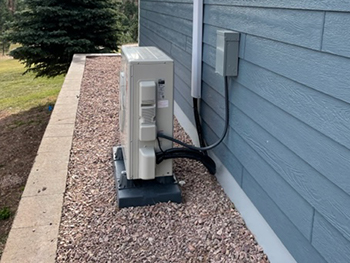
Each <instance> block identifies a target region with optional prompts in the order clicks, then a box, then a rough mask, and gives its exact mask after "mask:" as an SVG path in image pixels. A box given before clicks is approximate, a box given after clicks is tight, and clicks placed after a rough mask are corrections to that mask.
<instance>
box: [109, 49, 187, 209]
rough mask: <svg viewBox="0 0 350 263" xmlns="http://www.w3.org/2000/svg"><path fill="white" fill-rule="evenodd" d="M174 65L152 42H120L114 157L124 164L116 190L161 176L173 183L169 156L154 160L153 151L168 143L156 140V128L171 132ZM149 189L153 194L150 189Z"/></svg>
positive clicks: (168, 143)
mask: <svg viewBox="0 0 350 263" xmlns="http://www.w3.org/2000/svg"><path fill="white" fill-rule="evenodd" d="M173 64H174V63H173V60H172V59H171V58H169V57H168V56H167V55H166V54H165V53H163V52H162V51H160V50H159V49H158V48H156V47H137V46H123V47H122V65H121V72H120V81H119V82H120V83H119V89H120V90H119V100H120V101H119V102H120V108H119V128H120V143H121V145H120V146H119V147H117V148H116V149H115V150H114V151H115V158H116V160H117V161H118V160H119V163H120V160H123V167H121V166H120V165H119V166H118V164H117V163H115V166H116V170H119V171H118V172H116V177H117V181H118V182H117V187H118V189H119V190H121V189H129V190H130V189H131V190H130V191H134V190H135V189H134V188H135V187H133V186H134V184H135V182H136V181H137V182H138V183H139V182H140V181H154V180H156V179H157V178H158V179H161V180H163V181H164V178H165V181H168V182H170V183H171V184H174V182H175V180H174V176H173V165H172V160H171V159H168V160H164V161H162V162H161V163H159V164H157V163H156V152H158V151H161V150H163V151H164V150H166V149H169V148H172V142H171V141H167V140H163V139H159V140H157V133H158V132H161V133H165V134H168V135H170V136H172V135H173V111H174V110H173V108H174V104H173V82H174V79H173V78H174V77H173V73H174V66H173ZM159 144H160V147H159ZM118 167H119V168H118ZM118 173H119V174H118ZM139 179H141V180H139ZM167 179H170V180H167ZM148 190H149V191H154V189H152V188H149V189H148ZM163 190H164V189H162V190H161V191H163ZM130 191H129V192H130ZM164 191H167V190H166V189H165V190H164ZM129 192H128V193H127V194H128V196H129V195H130V193H129ZM149 194H150V195H151V198H153V199H154V198H155V197H154V193H153V194H152V193H149ZM118 195H119V200H120V199H121V195H123V192H120V191H119V192H118ZM134 195H138V194H134ZM146 195H148V194H146ZM180 198H181V197H180ZM155 199H157V198H155ZM134 203H135V202H134ZM134 203H133V202H131V205H133V204H134ZM141 203H142V202H141ZM143 204H148V203H147V202H144V203H142V204H141V205H143ZM125 206H128V205H127V204H126V205H125Z"/></svg>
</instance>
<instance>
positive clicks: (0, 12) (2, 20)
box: [0, 0, 12, 55]
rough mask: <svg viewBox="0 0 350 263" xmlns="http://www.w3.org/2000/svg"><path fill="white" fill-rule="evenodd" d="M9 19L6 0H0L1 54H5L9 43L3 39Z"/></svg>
mask: <svg viewBox="0 0 350 263" xmlns="http://www.w3.org/2000/svg"><path fill="white" fill-rule="evenodd" d="M11 20H12V15H11V11H10V9H9V7H8V2H7V0H0V49H1V53H2V55H5V52H7V50H8V47H9V45H10V44H9V42H8V41H7V40H6V39H5V31H6V30H7V29H8V24H9V22H10V21H11Z"/></svg>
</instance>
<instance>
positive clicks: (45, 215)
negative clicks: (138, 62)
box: [1, 53, 120, 263]
mask: <svg viewBox="0 0 350 263" xmlns="http://www.w3.org/2000/svg"><path fill="white" fill-rule="evenodd" d="M94 56H120V54H109V53H108V54H76V55H74V57H73V60H72V63H71V65H70V68H69V70H68V73H67V75H66V77H65V80H64V83H63V85H62V88H61V91H60V93H59V95H58V98H57V101H56V103H55V107H54V110H53V112H52V114H51V117H50V121H49V123H48V125H47V128H46V130H45V133H44V136H43V138H42V141H41V144H40V147H39V150H38V152H37V156H36V158H35V161H34V164H33V167H32V169H31V172H30V174H29V176H28V180H27V183H26V186H25V189H24V192H23V194H22V197H21V201H20V203H19V206H18V209H17V213H16V217H15V219H14V222H13V224H12V228H11V231H10V234H9V236H8V239H7V242H6V246H5V249H4V252H3V255H2V257H1V263H8V262H11V263H13V262H21V263H24V262H33V263H34V262H35V263H37V262H46V263H50V262H55V259H56V250H57V238H58V232H59V225H60V221H61V213H62V205H63V197H64V193H65V188H66V179H67V173H68V164H69V157H70V150H71V146H72V140H73V133H74V128H75V120H76V115H77V109H78V102H79V96H80V88H81V82H82V79H83V74H84V69H85V61H86V58H87V57H94Z"/></svg>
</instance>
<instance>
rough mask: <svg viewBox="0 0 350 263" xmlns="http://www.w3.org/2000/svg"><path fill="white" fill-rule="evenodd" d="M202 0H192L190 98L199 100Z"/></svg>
mask: <svg viewBox="0 0 350 263" xmlns="http://www.w3.org/2000/svg"><path fill="white" fill-rule="evenodd" d="M202 34H203V0H193V27H192V76H191V96H192V97H193V98H197V99H200V98H201V93H202V90H201V87H202V37H203V36H202Z"/></svg>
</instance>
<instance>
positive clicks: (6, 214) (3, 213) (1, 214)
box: [0, 207, 11, 220]
mask: <svg viewBox="0 0 350 263" xmlns="http://www.w3.org/2000/svg"><path fill="white" fill-rule="evenodd" d="M10 216H11V210H10V208H8V207H4V208H1V209H0V220H6V219H8V218H10Z"/></svg>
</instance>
